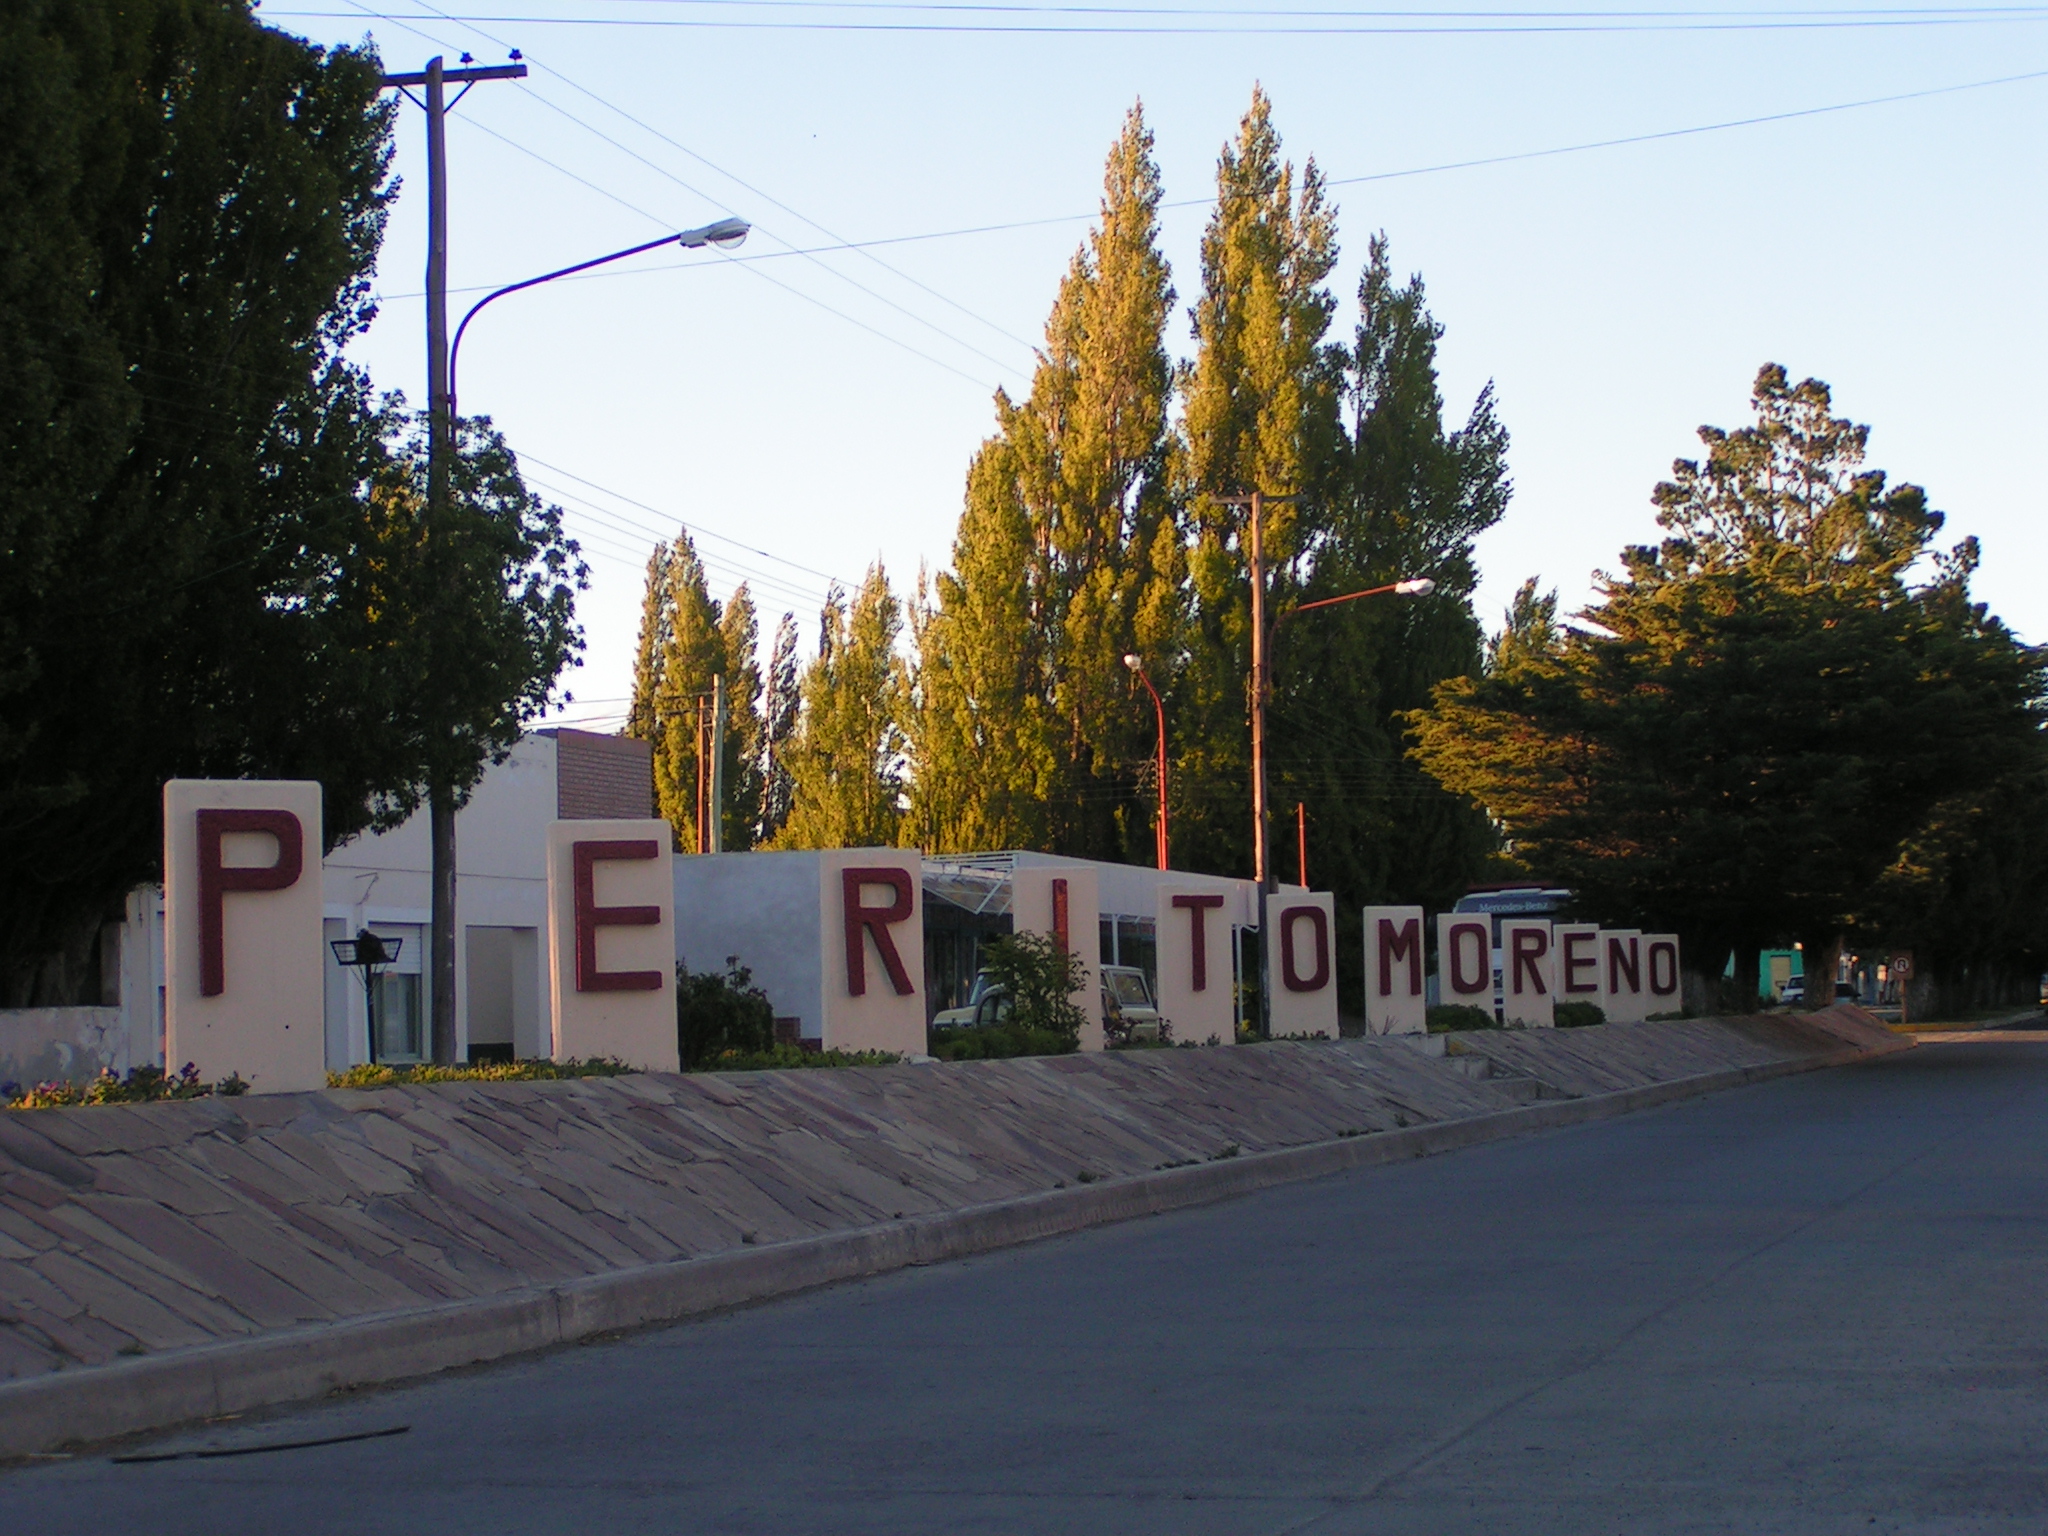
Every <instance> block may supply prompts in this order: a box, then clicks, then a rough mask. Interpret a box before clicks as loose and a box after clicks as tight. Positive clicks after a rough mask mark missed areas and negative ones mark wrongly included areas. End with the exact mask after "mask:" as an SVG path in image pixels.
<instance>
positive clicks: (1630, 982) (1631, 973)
mask: <svg viewBox="0 0 2048 1536" xmlns="http://www.w3.org/2000/svg"><path fill="white" fill-rule="evenodd" d="M1648 996H1649V993H1648V990H1647V989H1646V987H1645V986H1644V977H1643V935H1642V931H1641V930H1640V929H1637V928H1602V929H1601V930H1600V1011H1601V1012H1602V1013H1604V1014H1606V1015H1607V1022H1608V1023H1610V1024H1639V1023H1641V1022H1642V1020H1643V1019H1644V1017H1645V1016H1646V1015H1647V1014H1648V1013H1649V1009H1648V1008H1646V1007H1645V1006H1644V1004H1645V1002H1646V1001H1647V1000H1648Z"/></svg>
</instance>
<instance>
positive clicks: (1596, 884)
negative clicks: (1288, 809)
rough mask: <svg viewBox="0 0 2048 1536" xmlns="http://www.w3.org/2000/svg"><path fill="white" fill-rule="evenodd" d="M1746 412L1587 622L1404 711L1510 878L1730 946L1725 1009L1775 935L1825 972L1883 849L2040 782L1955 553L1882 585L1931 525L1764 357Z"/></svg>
mask: <svg viewBox="0 0 2048 1536" xmlns="http://www.w3.org/2000/svg"><path fill="white" fill-rule="evenodd" d="M1754 404H1755V408H1756V412H1757V421H1756V424H1755V425H1754V426H1751V427H1745V428H1743V429H1741V430H1740V431H1737V432H1733V433H1728V432H1723V431H1720V430H1719V429H1716V428H1711V427H1708V428H1702V429H1701V433H1700V436H1701V438H1702V440H1703V441H1704V442H1705V444H1706V445H1707V448H1708V450H1709V451H1708V454H1707V456H1706V458H1705V459H1704V460H1703V461H1688V460H1681V461H1680V462H1679V463H1678V465H1677V466H1676V469H1675V472H1674V475H1673V478H1672V480H1670V481H1668V482H1665V483H1664V484H1662V485H1659V486H1658V487H1657V489H1656V491H1655V493H1654V500H1655V503H1656V505H1657V506H1658V507H1659V509H1660V510H1659V516H1658V521H1659V522H1660V523H1661V524H1662V525H1663V526H1664V528H1665V529H1666V530H1667V532H1668V533H1669V535H1670V537H1668V538H1667V539H1665V541H1664V542H1663V543H1662V544H1661V545H1660V546H1656V547H1651V546H1641V545H1639V546H1633V547H1631V548H1628V549H1626V550H1624V551H1623V570H1622V573H1621V574H1620V575H1619V576H1608V577H1604V578H1602V584H1601V590H1600V595H1599V597H1598V599H1597V600H1596V601H1595V603H1594V604H1593V605H1592V606H1591V607H1590V608H1588V609H1587V610H1586V612H1585V613H1584V614H1583V615H1582V617H1583V619H1584V620H1585V621H1586V622H1587V626H1588V627H1586V628H1583V629H1572V630H1567V631H1565V632H1564V633H1563V634H1562V635H1561V636H1560V637H1558V639H1557V640H1556V642H1555V643H1554V644H1553V645H1550V646H1547V647H1546V646H1539V645H1535V644H1526V643H1523V642H1522V641H1521V640H1520V639H1518V640H1517V641H1516V642H1515V643H1513V644H1506V643H1504V644H1503V645H1502V646H1501V647H1499V648H1498V650H1497V653H1496V667H1495V669H1494V670H1493V671H1492V672H1491V673H1490V674H1489V675H1488V676H1487V677H1485V678H1483V679H1477V680H1474V679H1453V680H1451V681H1450V682H1447V683H1445V684H1444V685H1442V686H1441V687H1439V688H1438V690H1437V693H1436V701H1435V704H1434V706H1433V707H1432V708H1431V709H1430V710H1428V711H1426V712H1422V713H1419V714H1417V715H1416V716H1415V717H1413V718H1414V725H1415V730H1416V735H1417V740H1418V746H1417V756H1418V757H1419V758H1420V760H1421V762H1422V764H1423V766H1424V767H1425V768H1427V769H1428V771H1429V772H1430V773H1431V774H1432V775H1434V776H1435V777H1436V778H1437V779H1438V780H1439V781H1441V782H1442V783H1444V784H1445V785H1446V786H1448V787H1450V788H1453V789H1457V790H1461V791H1464V792H1466V793H1469V794H1471V795H1472V796H1473V797H1474V798H1475V799H1476V800H1477V801H1478V802H1479V803H1481V804H1482V805H1484V806H1485V807H1486V808H1487V809H1488V810H1489V811H1490V812H1491V813H1492V814H1493V815H1494V816H1495V817H1496V818H1498V819H1499V820H1500V822H1501V823H1502V824H1503V825H1504V826H1505V827H1506V829H1507V831H1508V835H1509V836H1510V838H1511V839H1512V840H1513V845H1514V851H1515V853H1516V855H1517V856H1518V857H1519V858H1520V859H1522V860H1523V861H1524V862H1525V863H1526V865H1527V866H1528V867H1530V868H1532V869H1534V870H1536V871H1538V872H1540V873H1541V874H1543V875H1544V876H1545V877H1546V878H1549V879H1553V880H1557V881H1559V882H1560V883H1562V884H1565V885H1567V886H1569V887H1570V888H1571V889H1573V890H1574V891H1575V892H1577V893H1578V896H1579V898H1580V900H1581V902H1582V903H1583V904H1584V906H1585V908H1586V910H1587V911H1588V913H1589V914H1590V915H1593V916H1597V917H1601V918H1603V919H1608V920H1625V921H1628V922H1630V923H1637V924H1640V925H1642V926H1644V927H1661V928H1673V929H1676V930H1678V931H1679V932H1680V933H1682V934H1683V935H1685V936H1686V939H1687V945H1688V954H1689V956H1690V957H1691V958H1692V959H1693V961H1694V963H1695V964H1696V965H1697V966H1698V967H1699V969H1700V971H1701V972H1702V973H1703V974H1704V975H1706V976H1714V975H1718V973H1719V972H1720V970H1721V967H1722V962H1723V960H1724V959H1725V958H1726V957H1727V956H1728V955H1729V953H1730V951H1731V949H1732V950H1734V951H1735V953H1736V956H1737V980H1738V987H1739V989H1740V990H1742V991H1744V992H1745V993H1747V992H1751V991H1753V990H1754V986H1755V977H1756V966H1755V956H1756V951H1757V950H1758V949H1759V948H1760V947H1763V946H1767V945H1770V944H1773V943H1780V942H1785V941H1788V940H1792V939H1798V940H1800V941H1801V942H1802V943H1803V944H1804V946H1805V949H1806V953H1807V964H1808V967H1809V971H1810V973H1811V974H1814V975H1820V976H1831V975H1832V973H1833V957H1834V955H1835V954H1836V953H1837V949H1838V945H1839V941H1840V938H1841V935H1842V933H1843V931H1844V929H1845V927H1846V926H1847V925H1848V924H1850V923H1851V922H1852V921H1853V920H1854V919H1855V918H1856V916H1857V914H1858V913H1859V911H1862V910H1865V909H1866V908H1868V907H1869V906H1870V905H1871V904H1872V897H1873V893H1874V890H1875V888H1876V886H1877V883H1878V881H1879V879H1880V877H1881V876H1883V875H1884V873H1885V871H1886V870H1887V868H1888V867H1893V866H1895V865H1896V864H1897V863H1898V861H1899V860H1900V859H1901V857H1902V844H1904V843H1906V841H1907V840H1908V839H1910V838H1912V837H1913V836H1914V835H1915V834H1916V833H1919V834H1921V835H1923V836H1924V835H1925V832H1926V829H1927V828H1929V827H1931V826H1935V825H1939V824H1940V818H1941V816H1943V815H1944V814H1949V813H1945V812H1943V810H1942V808H1943V806H1944V805H1947V806H1950V807H1952V808H1953V807H1954V806H1955V805H1956V804H1957V803H1958V802H1959V801H1964V800H1966V799H1967V798H1968V797H1971V796H1976V795H1980V794H1984V793H1987V792H1990V791H1993V790H1994V789H1995V788H1996V787H1997V786H1999V785H2001V784H2004V783H2006V782H2008V781H2011V780H2015V779H2024V778H2025V777H2026V776H2027V775H2028V774H2030V773H2033V772H2035V771H2037V770H2038V763H2039V752H2040V734H2039V722H2038V717H2037V709H2038V701H2039V698H2040V694H2041V687H2042V658H2041V656H2040V655H2039V654H2038V653H2036V652H2034V651H2032V650H2030V649H2029V648H2027V647H2024V646H2021V645H2020V644H2018V642H2017V641H2016V640H2015V639H2014V638H2013V637H2012V635H2011V634H2010V632H2009V631H2007V630H2006V629H2005V628H2004V626H2003V625H2001V624H2000V623H1999V622H1998V621H1997V620H1996V619H1995V618H1992V617H1990V616H1989V615H1988V614H1987V613H1986V612H1985V610H1984V608H1983V607H1982V605H1979V604H1974V603H1972V602H1971V601H1970V600H1969V594H1968V580H1969V575H1970V573H1971V571H1972V569H1974V566H1975V564H1976V549H1975V545H1974V543H1972V542H1971V541H1965V542H1964V543H1963V544H1961V545H1958V546H1957V547H1956V548H1955V549H1953V550H1951V551H1949V552H1948V553H1947V554H1946V555H1939V556H1936V557H1935V560H1934V570H1933V580H1932V581H1931V582H1930V583H1929V584H1927V585H1926V586H1923V587H1920V588H1917V589H1916V588H1912V587H1909V586H1908V585H1907V582H1906V579H1905V577H1906V571H1907V569H1908V568H1909V567H1910V566H1911V565H1912V564H1913V563H1914V562H1915V560H1916V559H1917V558H1918V557H1919V556H1921V555H1922V554H1931V553H1932V541H1933V539H1934V536H1935V535H1936V534H1937V533H1938V532H1939V531H1940V529H1941V526H1942V521H1943V520H1942V516H1941V514H1940V513H1938V512H1935V511H1933V510H1931V509H1930V508H1929V507H1928V506H1927V503H1926V497H1925V494H1924V493H1923V492H1922V491H1921V490H1920V488H1919V487H1917V486H1912V485H1899V486H1889V485H1888V484H1887V482H1886V477H1885V476H1884V475H1883V474H1882V473H1879V472H1874V471H1866V470H1865V469H1864V468H1863V467H1862V463H1863V454H1864V443H1865V439H1866V436H1867V431H1866V429H1865V428H1862V427H1860V426H1857V425H1855V424H1854V423H1851V422H1847V421H1845V420H1843V419H1841V418H1839V417H1837V416H1835V415H1834V414H1833V411H1832V405H1831V401H1830V398H1829V393H1828V390H1827V387H1826V386H1825V385H1824V384H1821V383H1819V382H1818V381H1816V380H1811V379H1809V380H1807V381H1805V382H1804V383H1802V384H1799V385H1797V386H1794V385H1791V384H1790V383H1789V382H1788V381H1787V378H1786V375H1785V372H1784V370H1783V369H1782V368H1778V367H1776V366H1775V365H1772V366H1767V367H1766V368H1764V369H1763V370H1762V371H1761V372H1760V373H1759V375H1758V377H1757V382H1756V390H1755V401H1754ZM1529 617H1530V618H1531V619H1532V620H1537V619H1540V620H1543V621H1546V622H1547V618H1548V615H1547V614H1541V615H1539V614H1536V613H1534V612H1531V613H1530V614H1529ZM1528 627H1529V628H1530V629H1531V630H1532V631H1535V630H1537V629H1538V628H1539V627H1541V626H1540V625H1539V624H1538V623H1536V622H1532V623H1530V624H1529V626H1528ZM1930 818H1935V819H1934V820H1930ZM1904 856H1907V857H1910V856H1911V853H1910V850H1906V851H1905V855H1904ZM1906 883H1907V884H1911V883H1912V881H1910V880H1908V881H1907V882H1906ZM1925 883H1926V882H1922V884H1923V886H1924V885H1925ZM1815 1001H1826V994H1825V992H1820V993H1818V994H1817V995H1816V998H1815Z"/></svg>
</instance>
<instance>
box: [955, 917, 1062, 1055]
mask: <svg viewBox="0 0 2048 1536" xmlns="http://www.w3.org/2000/svg"><path fill="white" fill-rule="evenodd" d="M981 968H982V969H983V970H985V971H987V972H988V976H989V982H990V984H991V985H993V986H997V987H1000V988H1002V989H1003V991H1004V992H1006V993H1008V994H1009V999H1010V1018H1009V1026H1010V1027H1011V1028H1012V1029H1017V1030H1021V1031H1023V1032H1024V1033H1025V1034H1026V1035H1027V1036H1028V1035H1033V1034H1049V1035H1057V1036H1060V1037H1061V1038H1063V1039H1067V1040H1070V1041H1071V1042H1072V1043H1071V1044H1069V1045H1067V1046H1065V1047H1063V1049H1065V1050H1069V1051H1072V1050H1078V1049H1080V1046H1081V1026H1082V1025H1083V1024H1085V1023H1087V1016H1086V1015H1085V1014H1083V1013H1082V1012H1081V1010H1080V1009H1079V1008H1077V1007H1076V1006H1075V1005H1074V996H1073V994H1074V993H1076V992H1079V991H1081V990H1082V989H1083V988H1084V987H1086V986H1087V985H1088V967H1087V966H1086V965H1085V964H1084V963H1083V962H1082V960H1081V957H1080V956H1079V955H1076V954H1070V953H1068V952H1067V951H1066V950H1064V949H1061V948H1060V945H1059V940H1057V939H1055V938H1054V937H1052V935H1050V934H1045V933H1006V934H1004V935H1003V936H1002V937H1001V938H999V939H997V940H996V941H995V942H994V943H992V944H990V945H988V946H987V947H986V948H985V949H983V950H982V961H981ZM1019 1054H1024V1053H1022V1052H1020V1053H1019ZM1031 1054H1035V1055H1043V1054H1045V1053H1044V1052H1033V1053H1031Z"/></svg>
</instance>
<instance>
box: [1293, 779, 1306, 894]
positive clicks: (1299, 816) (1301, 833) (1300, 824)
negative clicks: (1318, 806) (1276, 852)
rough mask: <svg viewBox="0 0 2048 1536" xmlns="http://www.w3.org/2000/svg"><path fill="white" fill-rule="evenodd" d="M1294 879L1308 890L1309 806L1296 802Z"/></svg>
mask: <svg viewBox="0 0 2048 1536" xmlns="http://www.w3.org/2000/svg"><path fill="white" fill-rule="evenodd" d="M1294 878H1295V879H1296V880H1297V881H1299V882H1300V884H1301V888H1302V889H1303V890H1304V891H1305V890H1307V889H1308V805H1307V802H1305V801H1301V800H1297V801H1295V802H1294Z"/></svg>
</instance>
